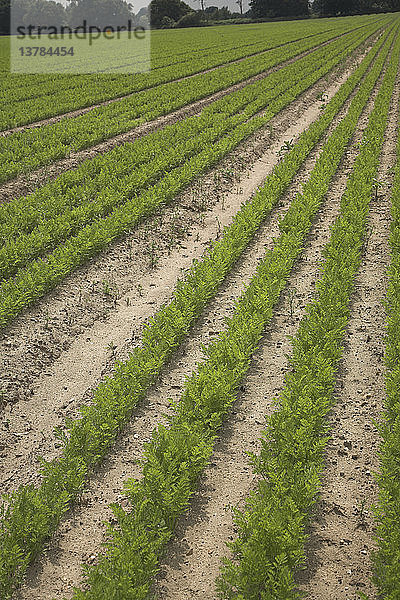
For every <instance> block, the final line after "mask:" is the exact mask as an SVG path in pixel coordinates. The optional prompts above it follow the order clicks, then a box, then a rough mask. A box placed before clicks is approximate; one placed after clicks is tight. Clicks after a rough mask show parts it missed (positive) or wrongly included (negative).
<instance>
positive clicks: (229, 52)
mask: <svg viewBox="0 0 400 600" xmlns="http://www.w3.org/2000/svg"><path fill="white" fill-rule="evenodd" d="M347 28H349V27H348V26H347ZM313 29H316V28H315V27H314V28H313ZM327 29H332V27H331V26H330V27H328V26H326V25H325V26H322V27H321V26H319V27H318V28H317V29H316V31H312V32H310V33H308V32H307V30H306V28H304V26H301V25H300V27H299V24H297V25H296V26H295V27H293V26H292V27H289V28H288V31H285V32H283V31H282V29H281V28H279V27H278V28H277V31H275V32H271V33H272V35H271V36H268V37H264V36H260V34H259V32H254V33H255V35H254V34H253V35H251V33H252V32H249V36H248V37H247V36H246V38H243V37H242V38H239V37H238V36H236V37H235V38H233V39H232V36H223V35H221V36H219V38H218V39H219V40H220V45H219V47H216V46H215V41H216V39H217V38H216V36H215V33H214V34H213V35H211V36H206V38H207V37H208V38H209V39H204V40H200V39H199V38H198V37H197V38H196V36H193V35H191V36H188V35H187V33H185V34H184V36H183V38H182V35H180V36H179V40H178V43H176V40H173V44H172V45H171V43H168V42H169V40H168V38H167V39H166V38H165V33H164V35H163V44H162V46H160V45H158V44H157V40H158V39H159V35H158V32H153V33H152V45H151V72H149V73H145V74H136V76H135V77H132V76H126V75H118V74H117V73H112V74H111V73H110V74H107V75H103V76H101V78H100V79H99V77H98V76H97V75H89V77H88V76H87V75H86V76H75V77H65V76H62V75H59V74H57V75H54V76H51V75H39V76H36V77H35V78H34V81H33V82H31V83H29V82H27V81H25V79H24V78H21V77H14V78H10V79H8V80H7V81H6V82H5V85H4V89H2V90H1V92H0V107H1V108H2V109H3V110H2V123H6V122H7V119H8V120H9V119H10V118H11V115H10V114H7V113H9V112H10V109H11V105H14V106H16V105H17V107H18V110H17V114H16V115H15V117H14V123H13V126H17V125H20V124H21V123H19V120H20V119H21V118H23V117H22V116H20V115H19V113H20V112H22V110H25V111H26V117H25V118H26V119H32V120H33V122H34V120H35V118H37V117H38V115H41V108H42V107H41V103H42V102H43V103H44V101H45V100H46V99H47V101H48V103H49V105H50V106H49V107H48V111H49V112H48V114H47V115H46V114H45V115H44V116H43V117H42V118H46V116H50V115H52V114H53V113H54V108H53V106H52V104H53V103H55V102H59V101H61V104H62V105H63V104H64V103H65V102H66V101H68V100H67V98H68V97H69V98H71V96H72V98H73V104H72V105H71V104H70V103H69V106H72V108H80V105H81V103H82V102H83V103H85V102H89V106H90V105H91V104H94V103H96V101H99V102H101V101H102V100H106V99H107V98H111V99H112V98H117V97H119V96H124V95H127V94H130V93H133V92H136V91H141V90H143V89H146V88H150V87H153V86H154V85H159V84H161V83H167V82H168V81H173V80H174V79H178V78H181V77H185V76H186V77H187V76H190V75H193V74H195V73H196V72H200V71H203V70H207V69H209V68H213V67H218V66H220V65H222V64H225V63H227V62H231V61H235V60H239V59H241V58H246V57H247V56H251V55H252V54H257V53H260V52H265V51H267V50H270V49H273V48H275V47H277V46H280V45H283V44H285V43H290V42H293V41H297V40H299V39H300V38H301V37H302V35H301V34H303V37H307V36H308V35H316V34H318V33H322V32H323V31H325V30H327ZM224 38H227V39H224ZM190 41H191V44H190ZM213 41H214V44H212V42H213ZM196 42H197V43H196ZM210 42H211V45H210ZM244 42H246V43H244ZM170 67H175V69H176V70H175V71H172V69H171V68H170ZM53 80H54V83H53ZM100 81H102V83H103V90H104V91H103V96H98V94H99V91H100V90H99V89H97V85H98V83H99V82H100ZM54 84H56V86H55V85H54ZM85 84H86V93H85V91H84V89H83V86H84V85H85ZM76 94H77V98H75V97H74V96H75V95H76ZM90 98H91V101H90ZM84 105H85V104H83V105H81V107H82V106H84ZM14 112H15V111H14Z"/></svg>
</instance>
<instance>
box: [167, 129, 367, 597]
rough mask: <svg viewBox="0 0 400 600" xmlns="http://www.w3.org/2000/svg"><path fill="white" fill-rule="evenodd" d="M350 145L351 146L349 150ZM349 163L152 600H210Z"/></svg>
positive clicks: (348, 161) (350, 158) (250, 486)
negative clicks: (235, 510)
mask: <svg viewBox="0 0 400 600" xmlns="http://www.w3.org/2000/svg"><path fill="white" fill-rule="evenodd" d="M357 141H358V136H357V139H355V143H357ZM354 160H355V152H354V151H352V150H349V152H348V153H347V156H346V159H345V161H343V164H345V165H346V168H343V169H342V170H341V173H340V174H339V175H338V176H337V177H336V180H335V182H334V183H333V185H332V187H331V190H330V193H329V195H328V197H327V199H326V202H325V204H324V207H323V209H322V210H321V212H320V214H319V215H318V218H317V220H316V222H315V224H314V225H313V227H312V230H311V232H310V235H309V239H308V244H307V246H306V249H305V252H304V255H303V256H302V258H301V261H300V262H299V264H298V266H297V267H296V269H295V270H294V272H293V275H292V276H291V278H290V280H289V284H288V288H287V289H286V291H285V293H284V294H283V297H282V299H281V301H280V303H279V305H278V307H277V310H276V313H275V316H274V319H273V321H272V323H271V326H270V328H269V329H268V332H267V334H266V336H265V337H264V339H263V341H262V343H261V346H260V348H259V350H258V351H257V353H256V355H255V357H254V361H253V365H252V367H251V369H250V371H249V374H248V376H247V377H246V380H245V381H244V382H243V387H242V392H241V394H240V396H239V398H238V402H237V404H235V406H234V410H233V412H232V415H231V416H230V417H229V419H228V422H227V423H226V424H225V425H224V428H223V431H222V434H221V436H220V440H219V442H218V445H217V447H216V451H215V453H214V455H213V458H212V462H211V464H210V467H209V468H208V469H207V471H206V473H205V475H204V477H203V478H202V480H201V482H200V485H199V489H198V491H197V493H196V496H195V499H194V502H193V503H192V507H191V510H190V512H189V513H188V515H187V516H185V517H184V518H183V519H182V520H181V522H180V523H179V525H178V528H177V535H176V540H175V541H174V542H173V543H172V544H170V547H169V549H168V554H167V558H166V561H165V564H164V565H163V569H162V573H161V575H160V577H159V578H158V582H157V585H156V593H157V597H159V598H160V600H161V599H162V600H189V599H190V600H195V599H197V598H198V599H199V600H200V598H201V599H204V600H214V599H215V598H216V591H215V579H216V577H217V576H218V574H219V567H220V564H221V558H222V557H223V556H228V555H229V551H228V550H227V548H226V546H225V542H226V541H228V540H232V539H233V538H234V536H235V527H234V523H233V519H232V516H233V514H232V510H231V508H232V507H238V508H242V507H243V503H244V499H245V497H246V496H247V495H248V494H249V493H250V491H251V490H252V489H254V487H255V482H256V478H255V476H254V475H253V474H252V471H251V467H250V466H249V460H248V456H247V452H254V453H257V452H258V451H259V449H260V436H261V432H262V430H263V428H264V425H265V423H264V418H265V417H266V416H269V415H270V414H271V413H272V411H273V410H274V398H276V397H277V395H278V394H279V393H280V392H281V391H282V389H283V386H284V376H285V373H286V371H287V368H288V362H287V356H288V354H289V353H290V339H289V336H294V335H295V334H296V331H297V328H298V325H299V322H300V319H301V318H302V316H303V314H304V309H305V307H306V305H307V304H308V303H309V302H310V301H311V300H312V297H313V294H314V284H315V281H316V279H317V278H318V276H319V273H320V265H321V261H322V250H323V247H324V245H325V244H326V242H327V240H328V238H329V233H330V228H331V226H332V224H333V222H334V220H335V218H336V216H337V215H338V212H339V204H340V196H341V194H342V193H343V191H344V189H345V185H346V179H347V175H348V168H351V166H352V164H353V162H354Z"/></svg>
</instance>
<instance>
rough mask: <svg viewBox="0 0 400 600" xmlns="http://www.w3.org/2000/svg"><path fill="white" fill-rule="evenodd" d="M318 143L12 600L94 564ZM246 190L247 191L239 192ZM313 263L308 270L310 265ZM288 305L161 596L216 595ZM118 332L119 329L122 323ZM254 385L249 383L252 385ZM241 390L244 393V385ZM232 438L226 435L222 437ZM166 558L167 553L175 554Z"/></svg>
mask: <svg viewBox="0 0 400 600" xmlns="http://www.w3.org/2000/svg"><path fill="white" fill-rule="evenodd" d="M330 93H333V90H330ZM311 109H313V110H311ZM318 113H319V107H318V106H317V105H315V106H313V107H311V108H310V110H309V111H308V114H307V113H305V114H304V115H303V119H304V121H303V123H302V125H301V129H303V128H304V127H305V125H306V124H307V122H308V119H310V118H315V117H316V116H317V114H318ZM292 127H293V126H292ZM296 127H297V128H299V125H298V124H297V125H296ZM301 129H297V130H296V131H294V130H293V129H290V131H287V132H286V133H287V134H290V136H291V137H294V136H295V135H296V134H298V133H299V131H300V130H301ZM285 139H286V138H285ZM289 139H290V138H289ZM280 144H281V142H279V143H278V144H275V146H273V147H272V148H271V149H270V150H269V151H268V152H266V153H264V155H262V156H261V157H260V159H259V160H258V161H257V162H256V163H255V165H254V167H253V169H252V170H251V171H250V172H247V178H246V179H245V180H244V181H243V182H240V186H241V192H242V193H235V192H234V193H233V194H232V193H231V194H225V195H224V197H223V198H222V199H221V203H223V205H224V206H225V207H227V206H232V204H233V202H234V198H235V196H236V198H237V199H236V210H237V202H238V200H239V202H240V201H241V200H246V199H247V197H249V196H250V195H251V194H252V193H253V192H254V190H255V189H256V187H257V186H258V185H259V184H260V183H261V181H262V180H263V178H264V177H265V175H266V174H267V173H268V172H269V171H270V170H271V168H272V166H273V164H274V163H275V162H276V160H277V152H278V150H279V148H280ZM321 145H322V143H321V144H320V145H319V146H318V148H317V149H316V151H315V152H314V153H313V154H312V156H311V157H310V159H309V160H308V161H307V163H306V165H305V167H304V169H303V170H302V172H301V173H300V174H299V177H297V178H296V182H295V184H294V185H293V186H292V187H291V190H290V192H289V193H288V194H287V195H286V197H285V198H284V199H283V201H282V203H281V205H280V206H279V207H277V209H276V210H275V211H274V212H273V214H272V215H271V218H270V219H269V220H268V221H267V222H266V223H265V225H264V226H263V227H262V229H261V231H260V233H259V235H257V238H256V239H255V241H254V243H253V244H251V246H250V248H249V250H248V251H247V252H246V254H245V257H244V258H243V259H242V260H241V261H240V262H239V264H238V265H237V267H236V268H235V269H234V270H233V271H232V273H231V274H230V276H229V278H228V280H227V282H226V283H225V285H224V286H223V288H222V290H221V292H220V293H219V294H218V296H217V297H216V299H215V300H214V301H213V302H212V303H211V305H210V307H209V308H208V309H207V310H206V311H205V314H204V315H203V317H202V319H201V320H200V322H199V323H198V325H197V326H196V327H195V328H194V331H193V332H192V334H191V336H190V338H189V340H188V341H187V342H186V343H185V344H184V345H183V347H182V348H181V350H180V352H178V353H177V355H176V357H175V359H174V361H172V364H171V365H170V367H169V369H168V370H167V373H166V374H165V375H164V376H163V378H162V381H161V382H160V383H159V385H157V386H155V388H154V389H153V391H152V392H151V393H150V395H149V397H148V400H147V401H146V403H144V405H142V407H141V408H140V410H139V411H138V413H137V415H136V418H135V420H134V421H133V422H132V423H131V424H130V426H129V427H128V429H127V430H126V431H125V432H124V435H123V436H122V437H121V439H120V440H119V441H118V444H117V445H116V448H115V450H114V451H113V452H112V457H110V458H109V459H108V460H107V461H106V464H104V465H103V466H102V467H101V469H100V471H99V473H98V474H97V476H96V477H95V478H94V479H93V480H92V482H91V484H90V486H89V489H88V491H87V492H86V493H85V495H84V497H83V505H81V506H79V507H76V508H75V509H74V511H73V512H72V515H71V518H69V519H66V520H65V521H64V523H63V525H62V527H61V529H60V531H59V533H58V535H57V536H56V537H55V538H54V539H53V540H52V541H51V543H50V545H49V548H48V550H47V552H46V554H45V555H44V556H43V557H42V559H41V560H40V561H38V563H37V564H35V565H34V567H33V568H32V569H31V571H30V574H29V578H28V584H27V585H26V586H24V587H23V589H22V590H21V593H20V595H19V596H18V598H19V599H21V600H22V599H24V600H27V599H29V598H35V599H38V600H41V599H42V598H43V599H44V598H48V597H50V596H51V597H53V596H56V597H57V598H59V597H61V594H62V595H65V594H66V593H67V590H68V589H69V588H70V586H72V585H74V584H75V585H76V584H77V583H78V582H79V578H80V563H81V562H87V563H90V562H93V561H94V560H95V559H96V556H97V553H98V551H99V547H100V543H101V542H102V541H103V533H104V528H103V527H102V526H101V523H102V521H103V520H104V519H108V518H110V512H109V510H108V509H107V504H108V503H109V502H112V501H118V500H121V497H120V496H119V494H120V490H121V487H122V482H123V480H124V479H125V478H126V477H127V476H137V477H140V471H139V469H138V467H137V465H136V464H135V459H136V457H138V456H139V455H140V453H141V449H142V447H143V443H144V442H145V441H147V439H148V437H149V434H150V432H151V430H152V428H153V427H154V426H155V425H156V424H157V423H158V422H160V420H161V419H162V414H163V413H165V412H166V411H168V406H169V398H178V397H179V395H180V392H181V388H182V385H183V383H184V379H185V376H187V375H189V374H190V373H191V371H192V369H193V367H194V366H195V364H196V362H197V361H198V360H199V359H200V358H201V357H202V352H201V347H202V344H207V343H208V342H209V341H210V339H212V337H214V336H215V335H216V334H217V333H218V332H219V331H220V330H221V329H222V328H223V326H224V325H223V324H224V317H225V316H227V315H229V314H230V312H231V311H232V306H233V301H234V299H235V298H237V297H238V295H239V294H240V292H241V290H242V289H243V286H244V285H246V283H247V282H248V281H249V279H250V277H251V276H252V274H253V273H254V269H255V266H256V264H257V262H258V260H259V259H260V258H261V257H262V256H263V254H264V252H265V247H266V246H271V244H272V243H273V238H274V237H275V236H276V235H277V234H278V229H277V222H278V218H279V217H280V216H281V215H282V214H283V212H284V211H285V210H286V209H287V207H288V205H289V202H290V200H291V198H292V197H293V195H294V194H295V193H296V192H297V191H298V190H299V189H300V186H301V183H302V182H304V181H305V179H306V177H307V174H308V173H309V172H310V170H311V169H312V167H313V165H314V163H315V160H316V157H317V155H318V152H319V151H320V147H321ZM343 179H344V177H342V178H341V179H340V180H339V181H338V182H336V184H335V186H334V188H333V189H332V193H333V194H335V190H337V189H341V188H343V186H344V183H343ZM243 184H244V185H245V187H244V188H243ZM246 184H247V187H246ZM238 191H240V189H239V190H238ZM336 195H338V193H336ZM219 209H221V206H219ZM336 212H337V206H336V205H335V202H331V203H329V208H327V209H326V210H325V211H324V213H323V216H322V221H321V222H320V221H318V222H317V223H316V225H315V227H314V229H313V233H312V235H311V236H310V239H311V240H312V241H313V244H312V246H311V248H309V249H308V253H307V255H306V258H305V260H304V262H303V263H302V264H303V269H302V271H301V274H295V275H294V278H293V282H292V281H291V283H290V288H291V289H295V288H296V290H298V292H296V302H298V304H299V306H298V307H297V308H296V311H297V312H298V311H300V308H299V307H300V306H301V307H302V308H303V307H304V305H305V303H306V301H308V299H309V296H310V294H311V293H312V284H313V283H314V281H315V272H316V270H317V268H318V260H319V252H320V249H321V247H322V243H323V240H324V239H325V238H326V236H327V233H328V231H329V226H330V224H331V223H332V222H333V219H334V217H335V215H336ZM314 238H315V239H314ZM315 240H318V242H317V250H316V249H315ZM321 240H322V241H321ZM186 250H188V248H186ZM310 261H311V263H312V265H313V266H312V265H310ZM310 266H311V268H310ZM159 268H160V269H162V266H161V265H160V267H159ZM170 268H171V265H169V266H168V267H167V270H168V271H169V272H170ZM161 274H163V277H161V278H160V281H163V280H164V274H165V273H164V271H161ZM305 281H308V283H305ZM154 291H155V290H154ZM290 302H292V303H293V298H291V294H290V293H289V295H288V296H287V298H286V304H285V303H284V304H283V306H282V307H280V310H279V311H278V313H279V314H278V316H277V319H276V322H275V323H274V326H273V332H274V333H273V334H272V337H273V339H274V343H275V348H276V350H277V354H275V353H274V354H272V355H271V353H270V348H268V345H267V346H266V347H265V348H264V351H263V352H264V353H263V354H262V360H263V361H265V360H267V364H269V365H270V366H271V370H268V372H267V371H265V370H264V371H262V369H261V366H260V365H261V364H262V363H259V368H258V371H257V370H256V373H257V375H256V377H255V378H254V374H251V375H250V377H249V383H248V386H249V390H248V392H249V393H248V396H249V398H251V400H248V404H249V405H250V407H248V406H247V404H246V403H245V401H244V400H242V401H241V402H242V404H239V406H238V408H237V410H236V409H235V414H236V415H237V417H233V422H232V423H231V424H228V428H227V430H225V429H224V432H225V433H224V437H223V440H222V441H221V444H220V446H219V448H218V450H217V453H216V456H215V458H214V459H213V463H212V468H214V471H213V473H212V474H211V475H208V477H211V481H212V482H211V483H204V485H202V487H201V490H200V492H199V495H198V496H199V497H198V498H197V499H196V502H195V506H194V512H193V511H191V513H190V514H191V515H193V514H194V515H195V517H194V518H195V520H196V523H197V525H198V527H197V530H196V531H195V532H193V531H192V532H191V533H187V532H186V531H185V533H184V537H185V540H186V541H187V540H188V539H190V536H191V535H194V536H195V537H194V540H193V543H191V545H190V548H191V549H193V548H197V550H198V548H202V549H203V554H204V556H203V554H201V555H200V556H199V555H198V553H197V551H196V553H194V554H193V557H192V556H191V558H190V560H189V561H188V564H189V567H188V569H189V571H188V572H186V570H180V572H179V575H176V577H175V576H174V575H175V571H173V572H172V573H169V577H168V579H169V580H171V581H172V583H170V584H168V583H165V584H163V583H161V584H160V585H161V589H164V587H165V588H166V589H168V590H170V588H171V589H172V591H171V597H175V598H178V597H179V598H189V597H192V592H193V589H194V588H193V586H195V588H196V590H197V592H196V594H195V595H194V596H193V597H199V598H200V597H207V598H211V597H213V596H212V595H210V593H211V594H212V591H211V590H212V588H210V586H209V585H208V587H207V586H206V585H205V579H207V578H208V577H209V574H210V569H211V570H212V572H213V573H214V571H215V570H216V569H217V567H218V560H219V557H220V555H221V552H223V551H224V540H225V539H226V537H225V535H226V533H227V532H228V531H231V532H232V524H231V520H230V511H226V510H225V508H226V504H227V501H226V500H227V498H228V497H229V494H230V493H231V492H232V493H233V496H231V500H230V501H231V502H233V503H236V500H235V498H236V499H237V497H238V496H239V498H241V499H242V498H243V497H244V495H245V494H246V493H247V492H248V490H249V484H250V485H251V477H250V479H249V474H250V469H249V467H248V465H247V459H246V456H245V454H244V449H253V448H254V447H255V444H256V441H257V438H258V436H259V434H260V431H261V428H262V425H263V415H264V414H265V397H266V396H267V397H269V398H271V397H272V396H273V395H274V394H275V393H276V390H277V389H278V388H279V386H278V384H277V382H281V380H282V378H283V372H284V366H285V364H286V359H285V353H286V351H287V346H288V342H287V341H285V342H284V343H282V329H281V326H284V327H285V326H286V328H287V333H288V334H289V333H292V331H293V328H295V327H296V326H297V321H298V319H299V316H298V315H296V317H295V318H294V319H293V318H292V317H291V316H290V311H289V310H288V304H289V303H290ZM118 327H120V324H119V325H118ZM126 350H127V349H126V347H125V348H123V349H122V350H121V352H119V353H118V357H120V356H121V355H123V354H124V353H125V352H126ZM84 354H85V350H84V349H83V350H82V355H84ZM277 355H278V356H280V360H279V361H277V362H276V356H277ZM267 356H269V358H267ZM259 360H260V359H259ZM268 361H269V362H268ZM265 373H268V375H267V376H265ZM271 373H272V374H271ZM85 378H86V375H85V374H83V377H82V374H80V379H81V380H82V379H85ZM251 381H253V382H252V383H250V382H251ZM271 386H272V387H271ZM245 388H246V390H247V384H246V385H245ZM246 398H247V394H246ZM242 408H243V410H242ZM235 419H236V421H235ZM229 432H230V434H231V436H229ZM225 435H226V439H225ZM232 437H233V439H232ZM28 471H29V468H28ZM230 472H231V474H232V477H233V478H234V479H233V481H235V486H234V487H235V491H233V490H232V487H233V486H232V479H231V478H229V473H230ZM227 475H228V477H227ZM206 479H207V476H206ZM207 481H208V480H207ZM210 492H214V493H210ZM200 497H202V500H203V502H200V504H203V503H205V502H206V500H205V498H207V507H208V506H209V504H208V503H209V502H211V508H210V509H209V511H210V514H211V515H212V517H210V519H208V518H200V517H196V515H197V508H196V507H197V505H198V503H199V498H200ZM232 498H233V500H232ZM224 507H225V508H224ZM203 508H204V507H203ZM207 514H208V510H207ZM217 524H218V525H217ZM182 527H183V526H182ZM216 528H217V529H218V530H219V533H218V535H216ZM179 537H180V536H179V535H178V538H179ZM200 538H201V540H202V541H201V544H200V543H199V546H197V542H199V540H200ZM196 540H197V541H196ZM189 551H190V549H189ZM173 552H174V550H172V553H173ZM179 552H180V550H175V554H179ZM207 557H208V558H209V559H211V558H213V561H212V564H209V563H208V562H206V558H207ZM178 563H179V565H180V566H181V567H182V561H181V560H178ZM204 564H205V565H206V568H205V569H202V568H201V567H200V565H204ZM185 573H186V577H185ZM207 574H208V575H207ZM214 574H215V573H214ZM205 576H206V577H205ZM187 578H190V581H191V588H190V589H189V590H187V589H186V588H185V587H184V580H185V579H187ZM163 586H164V587H163ZM196 586H197V587H196ZM174 590H175V592H174ZM168 597H169V596H168Z"/></svg>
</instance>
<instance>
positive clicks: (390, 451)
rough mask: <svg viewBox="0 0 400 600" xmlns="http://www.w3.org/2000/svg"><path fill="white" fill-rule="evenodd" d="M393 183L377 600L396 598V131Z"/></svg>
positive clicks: (399, 296) (399, 167) (399, 391)
mask: <svg viewBox="0 0 400 600" xmlns="http://www.w3.org/2000/svg"><path fill="white" fill-rule="evenodd" d="M394 173H395V174H394V180H393V185H392V198H391V202H392V208H391V215H392V221H391V227H390V250H391V260H390V266H389V272H388V275H389V281H388V289H387V293H386V300H385V308H386V316H387V327H386V352H385V367H386V374H385V375H386V395H385V406H384V413H383V416H382V420H381V423H380V425H379V432H380V435H381V437H382V443H381V448H380V469H379V473H378V479H377V481H378V486H379V502H378V505H377V507H376V524H377V541H378V550H377V551H376V552H375V553H374V555H373V564H374V582H375V584H376V586H377V589H378V591H379V594H380V597H382V598H384V599H385V600H396V599H397V598H399V597H400V579H399V573H400V524H399V515H400V479H399V473H400V404H399V398H400V346H399V331H400V130H398V142H397V160H396V164H395V169H394Z"/></svg>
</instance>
